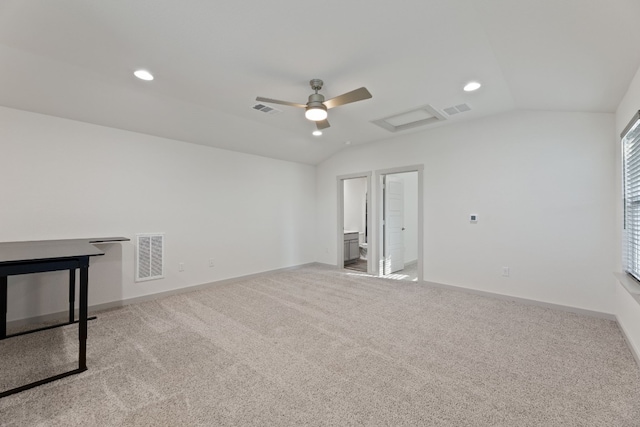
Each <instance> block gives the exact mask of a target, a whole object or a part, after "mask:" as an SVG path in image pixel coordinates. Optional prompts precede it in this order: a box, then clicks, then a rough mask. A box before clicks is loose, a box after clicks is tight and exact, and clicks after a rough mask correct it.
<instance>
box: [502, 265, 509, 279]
mask: <svg viewBox="0 0 640 427" xmlns="http://www.w3.org/2000/svg"><path fill="white" fill-rule="evenodd" d="M502 275H503V276H504V277H509V267H502Z"/></svg>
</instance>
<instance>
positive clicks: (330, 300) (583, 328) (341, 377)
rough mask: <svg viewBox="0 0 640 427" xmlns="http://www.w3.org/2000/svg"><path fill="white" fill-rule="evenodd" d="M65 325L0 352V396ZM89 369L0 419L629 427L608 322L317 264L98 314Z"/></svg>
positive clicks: (57, 347) (633, 411) (635, 407)
mask: <svg viewBox="0 0 640 427" xmlns="http://www.w3.org/2000/svg"><path fill="white" fill-rule="evenodd" d="M76 331H77V328H76V327H75V326H67V327H64V328H59V329H57V330H51V331H48V332H42V333H37V334H32V335H27V336H24V337H21V338H13V339H9V340H5V341H2V342H0V354H1V357H0V376H1V378H0V388H1V389H2V390H4V389H7V388H9V387H11V386H14V385H17V383H20V382H21V381H27V380H33V379H37V376H38V375H43V374H44V375H46V374H48V373H49V371H50V369H51V368H52V367H53V368H55V369H58V371H61V370H63V369H65V368H67V367H68V366H69V362H70V361H74V360H75V357H76V337H77V332H76ZM31 348H34V349H36V350H37V351H34V352H31V351H30V349H31ZM88 364H89V371H87V372H85V373H82V374H80V375H76V376H73V377H70V378H66V379H63V380H60V381H57V382H55V383H51V384H48V385H44V386H41V387H38V388H36V389H33V390H30V391H27V392H23V393H20V394H17V395H13V396H10V397H7V398H4V399H0V424H1V425H2V426H12V427H13V426H20V427H23V426H54V425H55V426H75V425H82V426H142V425H146V426H192V425H197V426H307V425H308V426H351V425H371V426H378V425H380V426H403V425H411V426H474V427H477V426H509V427H514V426H518V427H520V426H638V425H640V370H639V369H638V366H637V365H636V364H635V362H634V359H633V357H632V355H631V353H630V351H629V349H628V347H627V346H626V343H625V342H624V339H623V337H622V335H621V333H620V331H619V330H618V328H617V326H616V324H615V323H614V322H612V321H608V320H602V319H596V318H590V317H585V316H580V315H576V314H570V313H566V312H562V311H556V310H551V309H545V308H540V307H536V306H530V305H522V304H519V303H515V302H509V301H505V300H501V299H493V298H488V297H482V296H478V295H473V294H469V293H464V292H461V291H455V290H448V289H441V288H435V287H430V286H427V285H419V284H417V283H413V282H404V281H391V280H383V279H374V278H367V277H360V276H349V275H347V274H346V273H345V272H341V271H338V270H331V269H327V268H322V267H309V268H304V269H299V270H291V271H287V272H281V273H274V274H269V275H265V276H263V277H261V278H253V279H249V280H245V281H242V282H239V283H234V284H225V285H218V286H213V287H211V288H209V289H207V290H202V291H197V292H192V293H187V294H182V295H178V296H172V297H167V298H163V299H160V300H157V301H153V302H146V303H141V304H136V305H131V306H127V307H124V308H121V309H117V310H112V311H108V312H103V313H99V318H98V320H96V321H93V322H91V323H90V326H89V348H88ZM34 376H35V377H36V378H34Z"/></svg>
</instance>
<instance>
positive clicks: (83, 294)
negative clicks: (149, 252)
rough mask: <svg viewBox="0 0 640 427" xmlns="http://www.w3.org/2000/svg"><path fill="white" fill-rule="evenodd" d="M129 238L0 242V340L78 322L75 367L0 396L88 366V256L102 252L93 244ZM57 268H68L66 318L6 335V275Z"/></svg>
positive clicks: (83, 369)
mask: <svg viewBox="0 0 640 427" xmlns="http://www.w3.org/2000/svg"><path fill="white" fill-rule="evenodd" d="M128 240H129V239H128V238H126V237H107V238H92V239H68V240H40V241H32V242H8V243H0V310H2V312H0V340H4V339H7V338H11V337H14V336H18V335H24V334H30V333H34V332H38V331H42V330H45V329H52V328H57V327H60V326H65V325H69V324H73V323H78V328H79V334H78V336H79V344H80V346H79V349H78V368H77V369H74V370H71V371H68V372H64V373H61V374H58V375H54V376H52V377H48V378H45V379H42V380H39V381H35V382H32V383H29V384H25V385H23V386H20V387H16V388H13V389H10V390H6V391H3V392H0V398H2V397H5V396H9V395H11V394H14V393H18V392H21V391H24V390H28V389H30V388H33V387H37V386H39V385H42V384H46V383H48V382H51V381H55V380H58V379H60V378H64V377H68V376H69V375H74V374H78V373H80V372H84V371H86V370H87V321H88V320H89V318H88V305H89V300H88V290H89V258H90V257H92V256H100V255H104V252H103V251H102V250H100V249H99V248H97V247H96V246H94V245H97V244H100V243H112V242H123V241H128ZM60 270H69V321H68V322H64V323H60V324H56V325H52V326H47V327H44V328H38V329H32V330H29V331H26V332H20V333H17V334H11V335H7V303H8V301H7V281H8V276H15V275H20V274H31V273H42V272H46V271H60ZM76 270H79V271H80V299H79V305H80V315H79V318H78V320H75V314H74V313H75V310H74V305H75V289H76V287H75V285H76Z"/></svg>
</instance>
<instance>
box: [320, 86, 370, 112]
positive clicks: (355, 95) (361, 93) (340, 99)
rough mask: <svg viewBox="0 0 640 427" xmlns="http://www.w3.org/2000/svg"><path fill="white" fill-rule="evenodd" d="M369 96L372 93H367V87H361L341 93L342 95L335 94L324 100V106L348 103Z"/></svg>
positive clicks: (330, 106)
mask: <svg viewBox="0 0 640 427" xmlns="http://www.w3.org/2000/svg"><path fill="white" fill-rule="evenodd" d="M371 97H372V95H371V93H369V91H368V90H367V88H366V87H361V88H360V89H356V90H352V91H351V92H347V93H343V94H342V95H339V96H336V97H335V98H331V99H329V100H327V101H324V106H325V107H327V109H329V108H333V107H338V106H340V105H344V104H350V103H352V102H356V101H362V100H363V99H369V98H371Z"/></svg>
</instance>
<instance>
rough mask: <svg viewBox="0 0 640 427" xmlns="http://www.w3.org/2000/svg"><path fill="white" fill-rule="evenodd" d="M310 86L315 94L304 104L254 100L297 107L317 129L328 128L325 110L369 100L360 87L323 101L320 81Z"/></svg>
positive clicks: (262, 99) (312, 81) (366, 92)
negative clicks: (302, 110)
mask: <svg viewBox="0 0 640 427" xmlns="http://www.w3.org/2000/svg"><path fill="white" fill-rule="evenodd" d="M309 84H310V85H311V89H313V90H315V91H316V93H312V94H311V95H309V102H307V103H306V104H298V103H295V102H288V101H280V100H277V99H271V98H263V97H261V96H259V97H257V98H256V101H260V102H269V103H271V104H281V105H288V106H290V107H298V108H304V109H305V110H306V111H305V112H304V116H305V117H306V118H307V119H309V120H311V121H314V122H316V126H317V127H318V129H326V128H328V127H329V126H330V125H329V122H328V121H327V110H329V109H331V108H334V107H338V106H340V105H344V104H350V103H352V102H356V101H362V100H365V99H369V98H371V96H372V95H371V93H369V91H368V90H367V88H365V87H361V88H360V89H356V90H352V91H351V92H347V93H343V94H342V95H339V96H336V97H335V98H331V99H329V100H326V101H325V100H324V96H323V95H322V94H319V93H318V91H319V90H320V89H322V85H323V84H324V83H323V82H322V80H320V79H313V80H311V81H310V82H309Z"/></svg>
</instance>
